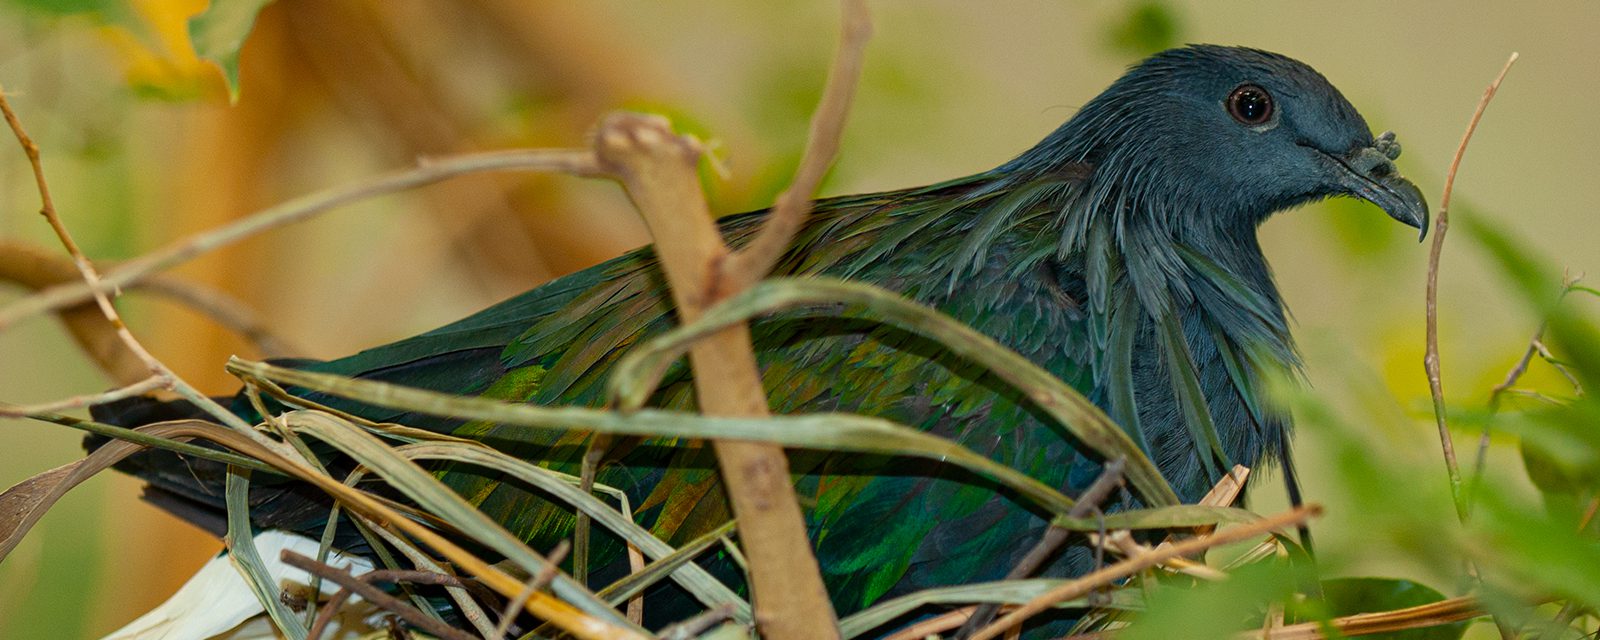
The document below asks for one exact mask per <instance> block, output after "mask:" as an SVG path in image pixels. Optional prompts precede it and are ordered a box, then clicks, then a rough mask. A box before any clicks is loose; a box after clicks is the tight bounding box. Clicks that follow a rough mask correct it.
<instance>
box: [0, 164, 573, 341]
mask: <svg viewBox="0 0 1600 640" xmlns="http://www.w3.org/2000/svg"><path fill="white" fill-rule="evenodd" d="M491 171H554V172H560V173H568V174H571V175H575V176H584V177H595V176H597V175H598V172H597V169H596V167H595V164H594V156H593V154H591V153H589V152H588V151H587V150H579V149H516V150H510V151H493V152H487V153H469V154H461V155H456V156H448V157H444V158H422V159H420V160H418V161H417V166H416V167H413V168H411V169H406V170H402V171H396V172H393V173H389V174H386V175H382V176H377V177H375V178H370V179H367V180H362V181H359V182H354V183H350V184H346V185H341V186H338V187H333V188H329V189H324V190H322V191H318V192H316V193H312V194H309V195H306V196H301V197H299V198H296V199H294V200H290V201H288V202H284V203H281V204H278V205H274V206H272V207H268V208H266V209H263V210H261V211H259V212H256V213H254V214H252V215H250V216H247V217H244V218H241V219H239V220H238V221H236V222H233V223H231V224H228V225H224V226H221V227H218V228H215V229H211V230H209V231H204V232H201V233H198V234H195V235H193V236H189V237H187V238H184V239H182V240H178V241H176V242H174V243H172V244H169V245H167V246H165V247H162V248H161V249H157V250H155V251H153V252H151V253H148V254H145V255H143V256H140V257H138V258H135V259H133V260H129V261H127V262H125V263H122V264H121V265H119V266H117V267H116V268H113V269H111V270H109V271H107V272H106V274H105V276H104V277H101V278H96V280H95V282H94V283H93V284H83V283H80V284H75V285H64V286H59V287H52V288H50V289H49V290H46V291H43V292H40V293H39V294H38V295H35V296H30V297H28V298H25V299H23V300H21V301H19V302H16V303H13V304H12V305H11V306H9V307H6V308H4V309H0V330H4V329H5V328H6V327H9V326H11V325H12V324H13V323H15V322H16V321H18V320H20V319H22V318H26V317H30V316H33V315H37V314H40V313H44V312H47V311H50V310H52V309H61V308H65V307H70V306H72V305H75V304H78V303H80V302H83V301H85V300H88V299H90V298H91V297H92V296H93V295H94V293H95V292H100V293H104V292H111V291H115V290H117V289H119V288H125V287H128V286H130V285H132V284H133V283H135V282H138V281H140V280H143V279H144V278H146V277H148V276H149V275H150V274H152V273H155V272H157V271H162V270H164V269H169V268H172V267H174V266H176V265H179V264H182V263H184V262H186V261H188V260H191V259H193V258H195V257H197V256H200V255H202V254H205V253H207V252H209V251H212V250H215V249H217V248H220V247H224V246H227V245H230V244H233V243H235V242H238V241H240V240H243V239H245V238H247V237H250V236H252V235H255V234H257V233H260V232H262V231H265V230H267V229H272V228H276V227H281V226H284V225H287V224H290V223H294V222H299V221H301V220H305V219H306V218H309V217H311V216H313V215H316V214H318V213H321V212H323V211H327V210H329V209H332V208H335V207H338V206H342V205H346V204H350V203H353V202H357V201H360V200H364V199H367V198H372V197H374V196H380V195H384V194H388V193H393V192H396V191H403V190H406V189H411V188H414V187H419V186H423V185H427V184H432V183H435V182H439V181H441V180H445V179H448V178H452V177H455V176H460V175H465V174H470V173H485V172H491Z"/></svg>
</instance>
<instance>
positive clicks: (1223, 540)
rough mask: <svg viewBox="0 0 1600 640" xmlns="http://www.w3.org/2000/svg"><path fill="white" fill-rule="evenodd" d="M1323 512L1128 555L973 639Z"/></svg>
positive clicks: (1285, 516)
mask: <svg viewBox="0 0 1600 640" xmlns="http://www.w3.org/2000/svg"><path fill="white" fill-rule="evenodd" d="M1321 513H1322V507H1321V506H1319V505H1316V504H1308V505H1305V506H1303V507H1300V508H1298V509H1293V510H1291V511H1287V512H1285V513H1281V514H1278V515H1275V516H1271V517H1267V518H1262V519H1261V520H1258V521H1256V522H1251V523H1249V524H1242V525H1239V526H1235V527H1231V528H1228V529H1224V530H1222V531H1221V532H1218V533H1214V534H1212V535H1209V536H1204V537H1199V538H1190V539H1188V540H1183V541H1180V542H1176V543H1173V544H1172V545H1171V546H1169V547H1162V548H1157V549H1155V550H1152V551H1151V552H1150V553H1147V554H1144V555H1140V556H1135V557H1132V558H1128V559H1126V560H1123V561H1121V562H1118V563H1116V564H1113V565H1109V566H1106V567H1103V568H1101V569H1098V570H1095V571H1092V572H1090V573H1088V574H1087V575H1084V576H1082V577H1080V578H1077V579H1075V580H1072V581H1070V582H1067V583H1066V584H1063V585H1061V586H1059V587H1056V588H1054V589H1051V590H1050V591H1048V592H1046V593H1043V594H1041V595H1039V596H1038V597H1036V598H1034V599H1033V600H1030V601H1028V603H1027V604H1024V605H1022V606H1021V607H1018V608H1017V609H1016V610H1014V611H1012V612H1011V613H1008V614H1006V615H1005V616H1004V617H1002V618H1000V619H999V620H997V621H995V623H994V624H992V625H989V626H988V627H985V628H984V629H983V630H982V631H979V632H978V633H977V634H976V635H974V636H973V640H989V639H990V638H994V637H996V636H999V635H1000V634H1002V633H1005V632H1006V631H1007V630H1009V629H1011V628H1013V627H1017V626H1019V625H1021V624H1022V622H1023V621H1025V620H1027V619H1028V618H1031V617H1033V616H1035V615H1037V614H1039V613H1040V612H1043V611H1045V610H1046V609H1049V608H1050V607H1051V605H1054V604H1055V603H1057V602H1062V601H1065V600H1071V599H1073V598H1078V597H1081V596H1083V595H1084V594H1086V593H1088V592H1089V591H1091V590H1093V589H1095V588H1097V587H1100V586H1102V585H1106V584H1110V583H1111V582H1112V581H1114V580H1118V579H1120V578H1125V577H1127V576H1130V575H1133V574H1135V573H1138V572H1140V571H1143V570H1145V569H1148V568H1150V567H1154V566H1156V565H1158V564H1161V563H1163V562H1166V561H1167V560H1170V559H1172V558H1177V557H1182V556H1187V555H1190V554H1194V553H1197V552H1200V551H1204V550H1206V549H1210V548H1212V547H1216V546H1220V545H1224V544H1229V543H1232V542H1238V541H1240V540H1244V539H1247V538H1251V537H1255V536H1258V535H1261V534H1263V533H1267V532H1270V531H1274V530H1277V529H1281V528H1283V527H1287V526H1292V525H1296V524H1299V523H1301V522H1305V521H1306V520H1308V519H1310V518H1312V517H1315V516H1317V515H1319V514H1321Z"/></svg>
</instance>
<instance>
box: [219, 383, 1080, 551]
mask: <svg viewBox="0 0 1600 640" xmlns="http://www.w3.org/2000/svg"><path fill="white" fill-rule="evenodd" d="M228 370H229V371H231V372H233V373H234V374H235V375H239V376H243V377H247V378H261V379H266V380H272V381H276V382H279V383H283V384H288V385H293V386H296V387H301V388H304V389H307V390H311V391H316V392H320V393H326V394H329V395H334V396H338V397H341V398H350V399H354V400H359V401H361V402H363V403H366V404H370V405H373V406H381V407H392V408H397V409H404V410H407V411H415V412H420V413H427V414H430V415H439V416H452V417H456V418H465V419H471V420H487V421H490V422H495V423H498V424H500V425H502V426H517V427H528V428H534V429H551V430H558V431H571V430H583V431H591V432H594V433H603V434H612V435H629V436H668V437H675V438H700V439H708V440H711V439H725V440H742V441H751V442H762V443H772V444H775V445H783V446H789V447H798V448H806V449H816V450H819V451H853V452H858V453H878V454H886V455H898V456H915V457H921V458H927V459H931V460H938V461H941V462H946V463H949V464H954V465H958V466H961V467H964V468H966V469H969V470H971V471H973V472H975V473H977V474H979V475H982V476H984V477H988V478H990V479H993V480H995V481H996V482H999V483H1000V484H1002V485H1005V486H1006V487H1007V488H1010V489H1012V490H1015V491H1016V492H1017V494H1018V495H1020V496H1022V497H1025V498H1027V499H1029V500H1031V501H1033V502H1034V503H1035V504H1037V505H1039V506H1040V507H1042V508H1044V509H1045V510H1047V511H1050V512H1052V513H1065V512H1066V511H1067V510H1069V509H1071V508H1072V505H1073V500H1072V499H1071V498H1068V497H1067V496H1065V495H1063V494H1062V493H1061V492H1059V491H1056V490H1055V489H1052V488H1050V487H1049V486H1047V485H1045V484H1044V483H1041V482H1039V481H1038V480H1035V479H1033V478H1031V477H1029V476H1028V475H1026V474H1024V473H1021V472H1019V471H1017V470H1015V469H1012V468H1011V467H1008V466H1006V465H1003V464H1000V463H998V462H995V461H993V460H991V459H989V458H988V457H987V456H983V455H980V454H978V453H975V452H973V451H972V450H971V449H968V448H966V447H963V446H961V445H959V444H956V443H954V442H951V441H949V440H945V439H943V438H940V437H938V436H934V435H931V434H928V433H923V432H921V431H918V430H916V429H913V428H911V427H908V426H905V425H902V424H897V423H894V422H889V421H887V420H883V419H880V418H872V417H868V416H858V415H851V414H837V413H813V414H805V415H797V416H778V417H772V416H768V417H762V418H753V417H743V418H740V417H721V416H701V415H697V414H692V413H682V412H676V411H659V410H643V411H636V412H633V413H630V414H626V415H624V414H620V413H617V412H614V411H602V410H599V409H586V408H579V407H542V406H536V405H529V404H522V403H516V402H505V401H501V400H494V399H489V398H478V397H466V396H456V395H451V394H447V393H439V392H436V391H428V390H425V389H416V388H412V387H403V386H399V385H393V384H388V383H384V382H378V381H375V380H361V379H356V378H346V377H343V376H335V375H329V374H325V373H315V372H310V371H300V370H297V369H289V368H284V367H276V366H273V365H269V364H265V363H260V362H250V361H247V360H240V359H238V358H234V359H233V360H230V361H229V362H228ZM785 478H787V476H785ZM745 533H746V535H749V534H748V532H745Z"/></svg>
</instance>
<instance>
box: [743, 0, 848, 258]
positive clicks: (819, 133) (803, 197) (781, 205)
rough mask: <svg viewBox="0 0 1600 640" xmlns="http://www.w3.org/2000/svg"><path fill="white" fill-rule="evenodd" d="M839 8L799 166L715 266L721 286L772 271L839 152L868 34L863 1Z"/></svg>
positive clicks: (792, 237) (809, 208) (809, 207)
mask: <svg viewBox="0 0 1600 640" xmlns="http://www.w3.org/2000/svg"><path fill="white" fill-rule="evenodd" d="M842 8H843V11H844V16H843V18H842V22H843V30H842V32H841V34H840V37H839V50H838V52H837V53H835V54H834V57H833V68H832V70H830V71H829V72H828V84H827V86H826V88H824V89H823V91H822V99H821V101H819V102H818V103H817V110H816V112H815V113H813V114H812V115H811V130H810V134H809V136H808V138H807V140H806V149H805V152H804V154H802V155H801V157H800V168H799V169H798V170H796V171H795V175H794V181H793V182H791V183H790V184H789V188H787V189H784V190H783V193H780V194H778V200H777V202H776V203H774V204H773V207H772V215H770V216H769V217H768V218H767V220H766V222H765V223H763V224H762V226H761V230H760V231H757V232H756V236H755V237H754V238H752V239H751V240H750V243H749V244H747V245H745V247H744V248H743V249H741V250H739V251H738V252H736V253H734V254H733V255H731V256H729V257H728V259H727V261H725V262H724V263H723V266H722V268H721V269H720V272H721V273H720V275H721V277H722V278H723V284H722V285H721V286H722V287H723V288H726V289H730V290H741V289H744V288H745V287H748V286H750V285H752V284H754V283H755V282H756V281H758V280H760V279H762V278H764V277H766V276H767V274H768V273H769V272H771V271H772V267H773V266H775V265H777V263H778V259H779V258H781V257H782V256H783V252H784V250H786V249H788V248H789V243H790V242H791V241H793V240H794V234H795V232H797V231H799V230H800V224H801V223H802V222H804V221H805V219H806V216H807V215H808V214H810V213H811V198H812V196H813V195H814V194H815V193H816V192H817V186H818V185H820V184H822V178H823V176H825V175H827V173H828V167H829V166H830V165H832V164H833V158H834V157H835V156H837V155H838V154H839V140H840V139H841V138H842V137H843V135H844V122H845V117H846V116H847V115H849V113H850V102H851V100H852V99H853V98H854V97H855V93H856V86H857V85H859V84H860V81H861V67H862V65H863V61H864V59H865V51H866V47H867V41H868V40H870V39H871V38H872V16H871V15H870V14H868V13H867V3H866V0H844V2H843V3H842Z"/></svg>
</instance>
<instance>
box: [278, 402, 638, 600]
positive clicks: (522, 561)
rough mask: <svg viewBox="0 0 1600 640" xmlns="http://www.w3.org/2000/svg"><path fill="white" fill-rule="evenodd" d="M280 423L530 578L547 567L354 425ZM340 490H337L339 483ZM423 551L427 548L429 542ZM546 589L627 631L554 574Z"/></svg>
mask: <svg viewBox="0 0 1600 640" xmlns="http://www.w3.org/2000/svg"><path fill="white" fill-rule="evenodd" d="M282 418H283V419H284V421H285V422H286V423H288V424H289V425H291V426H292V428H293V429H294V430H295V431H297V432H300V433H304V434H306V435H310V436H313V437H315V438H317V439H318V440H322V441H323V442H326V443H328V444H331V445H333V446H334V447H335V448H337V449H339V451H340V452H341V453H343V454H345V455H348V456H350V457H351V458H354V459H355V460H356V461H357V462H359V463H361V464H362V465H363V466H365V467H367V468H368V469H370V470H372V471H373V472H374V473H376V474H377V475H379V476H381V477H382V478H383V479H384V481H386V482H387V483H388V484H389V485H390V486H391V487H393V488H395V489H396V490H398V491H400V492H402V493H404V494H405V495H406V497H408V498H410V499H411V500H412V501H414V502H416V504H418V505H419V506H421V507H422V508H424V509H426V510H427V511H428V512H429V513H431V514H434V515H435V516H438V517H439V518H441V519H443V520H444V521H446V522H448V523H450V524H451V525H452V526H454V527H455V528H457V529H459V530H460V531H461V532H463V533H464V534H466V535H468V536H470V537H471V538H472V539H473V540H474V541H476V542H477V543H479V544H482V545H484V546H486V547H488V548H490V549H493V550H494V551H495V552H496V553H498V554H500V555H502V556H504V557H506V558H507V559H509V560H511V561H513V562H515V563H517V564H518V565H519V566H521V567H522V568H523V570H524V571H526V572H527V573H528V574H530V575H532V574H536V573H538V572H539V571H541V570H543V569H544V568H546V567H548V566H550V563H549V562H548V561H547V560H546V559H544V558H543V557H542V556H540V555H539V554H538V553H536V552H534V551H533V550H532V549H529V548H528V547H527V545H524V544H522V542H521V541H520V540H518V539H517V537H516V536H513V535H512V534H511V533H510V532H508V531H506V530H505V528H504V527H501V526H500V525H499V523H496V522H495V521H494V520H493V519H491V518H489V516H487V515H485V514H484V513H483V512H481V511H478V510H477V509H476V508H474V507H473V506H472V505H471V504H469V503H467V501H466V500H464V499H462V498H461V497H460V496H459V495H457V494H456V493H455V492H453V491H451V490H450V489H449V488H448V487H445V486H444V485H443V484H442V483H440V482H439V481H438V480H436V479H434V477H433V476H432V475H431V474H429V473H428V472H427V471H426V470H424V469H422V468H421V467H419V466H417V465H416V464H415V463H413V462H411V461H410V460H407V459H405V458H404V457H402V456H400V455H397V454H396V453H394V450H393V449H391V448H390V447H388V446H387V445H384V444H383V443H382V442H381V441H379V440H378V439H377V438H375V437H374V436H372V435H370V434H368V433H366V432H365V431H362V430H361V429H360V428H358V427H356V426H355V425H352V424H350V423H348V422H345V421H343V420H340V419H338V418H336V417H334V416H330V415H327V414H322V413H315V412H308V411H296V412H291V413H288V414H285V415H283V416H282ZM340 486H341V487H343V485H342V484H341V485H340ZM425 542H426V541H425ZM429 546H433V544H432V543H429ZM435 548H436V549H437V547H435ZM479 564H481V561H480V562H479ZM474 573H477V572H474ZM497 573H498V572H497ZM500 575H504V574H500ZM480 577H481V575H480ZM513 583H514V584H515V586H510V585H502V586H506V589H505V590H503V591H501V593H502V594H503V595H506V596H507V597H516V596H517V595H518V594H519V593H521V592H522V583H521V581H515V580H514V581H513ZM490 586H492V587H495V588H496V590H500V587H499V586H496V585H493V584H491V585H490ZM550 586H551V591H553V592H554V593H555V594H556V595H558V596H560V597H561V598H562V599H564V600H566V601H567V602H569V603H572V604H573V605H574V606H576V607H578V608H579V609H581V610H582V611H584V612H585V613H587V614H589V615H591V616H595V617H596V618H599V619H602V620H608V621H609V622H611V623H612V624H615V625H623V626H628V625H627V624H626V620H624V619H623V618H622V617H621V616H620V615H618V614H617V612H616V611H615V610H614V609H611V608H610V607H609V606H607V605H606V604H605V603H604V602H601V601H600V600H599V599H598V598H596V597H595V596H594V594H593V593H590V592H589V590H588V589H586V588H584V587H583V586H582V585H579V584H577V583H576V582H574V581H572V579H571V578H568V577H566V576H564V575H560V574H558V575H557V576H556V577H555V578H554V579H553V580H552V581H551V585H550ZM536 601H537V598H535V599H534V600H532V601H530V604H531V603H532V602H536Z"/></svg>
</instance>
